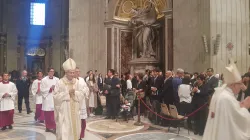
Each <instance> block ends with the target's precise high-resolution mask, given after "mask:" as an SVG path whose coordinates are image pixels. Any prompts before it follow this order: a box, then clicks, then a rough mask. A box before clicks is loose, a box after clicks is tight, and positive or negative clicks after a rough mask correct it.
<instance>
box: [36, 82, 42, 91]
mask: <svg viewBox="0 0 250 140" xmlns="http://www.w3.org/2000/svg"><path fill="white" fill-rule="evenodd" d="M40 85H41V83H40V82H38V88H37V93H39V92H40Z"/></svg>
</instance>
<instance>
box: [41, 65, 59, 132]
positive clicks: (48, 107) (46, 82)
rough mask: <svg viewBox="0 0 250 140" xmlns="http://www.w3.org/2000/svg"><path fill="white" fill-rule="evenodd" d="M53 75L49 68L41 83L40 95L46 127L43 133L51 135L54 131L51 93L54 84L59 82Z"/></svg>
mask: <svg viewBox="0 0 250 140" xmlns="http://www.w3.org/2000/svg"><path fill="white" fill-rule="evenodd" d="M54 73H55V70H54V69H53V68H49V71H48V76H46V77H44V78H43V79H42V82H41V93H42V96H43V102H42V110H43V112H44V119H45V127H46V130H45V131H46V132H52V133H55V130H56V123H55V117H54V100H53V92H54V88H55V85H56V83H57V82H58V81H59V79H58V78H57V77H55V76H54Z"/></svg>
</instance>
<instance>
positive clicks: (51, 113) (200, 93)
mask: <svg viewBox="0 0 250 140" xmlns="http://www.w3.org/2000/svg"><path fill="white" fill-rule="evenodd" d="M63 68H64V70H65V76H64V77H63V78H61V79H59V78H58V77H55V76H54V74H55V70H54V69H53V68H50V69H49V70H48V74H47V76H44V74H43V72H42V71H38V72H37V77H36V79H30V78H28V77H27V71H26V70H24V71H22V73H21V76H20V78H17V79H16V80H15V81H13V82H11V79H10V77H9V73H3V74H2V76H0V96H1V99H0V128H1V130H2V131H4V130H6V129H7V128H9V129H12V128H13V126H12V124H13V116H14V109H15V107H14V102H15V97H16V96H17V97H18V111H19V113H21V112H22V102H23V99H24V101H25V105H26V111H27V114H30V113H31V112H32V110H31V109H30V103H29V100H30V99H29V97H30V96H29V95H30V93H31V94H32V95H33V96H34V97H35V103H36V110H35V117H34V119H35V121H37V122H39V123H45V131H46V132H52V133H56V134H57V139H58V140H63V139H65V140H66V139H67V140H68V139H74V140H76V139H79V138H80V139H81V138H83V137H84V131H85V127H86V119H87V118H88V117H94V116H95V115H98V114H102V113H100V112H99V111H100V109H98V108H101V110H102V108H104V107H106V117H105V119H117V118H118V117H119V114H121V115H122V117H124V119H125V120H127V119H129V118H128V116H129V114H131V116H134V115H136V114H137V113H138V100H139V99H138V98H137V97H140V99H141V100H143V101H144V102H145V103H146V104H147V106H149V107H151V108H152V109H153V110H160V109H159V107H156V106H154V105H155V104H156V103H157V104H166V105H167V106H169V105H175V106H176V108H177V110H178V113H179V114H180V115H183V116H185V115H188V114H190V113H191V112H193V111H194V110H196V109H198V108H199V107H201V106H202V105H204V104H207V103H208V104H209V103H210V100H211V97H212V95H213V93H214V92H215V88H216V87H220V86H221V85H222V84H223V83H224V78H223V75H222V74H220V75H219V74H214V70H213V68H208V69H207V71H206V72H202V73H198V72H194V73H188V72H185V71H184V70H183V69H180V68H179V69H177V71H176V73H175V72H173V71H166V72H165V75H163V73H162V71H161V70H160V69H158V68H156V69H154V70H146V71H145V73H144V74H142V73H134V75H132V74H130V73H125V74H121V77H119V74H118V73H117V72H116V71H115V70H113V69H109V70H108V73H107V75H105V77H103V76H102V74H97V70H95V72H93V71H92V70H90V71H88V72H87V75H86V76H85V77H81V76H80V75H81V74H80V69H79V68H78V67H76V64H75V62H74V61H73V60H72V59H68V60H67V61H66V62H65V63H64V64H63ZM249 81H250V69H249V72H247V73H246V74H245V75H243V76H242V82H243V83H244V85H245V88H244V90H241V91H240V93H239V94H238V97H237V99H238V101H242V100H244V99H245V98H246V97H247V96H249V95H250V84H249ZM100 96H105V97H106V98H105V99H106V101H105V102H106V104H105V106H102V103H101V102H102V100H100ZM134 109H135V110H136V111H134ZM156 112H157V113H160V112H159V111H156ZM208 112H209V109H208V106H207V107H204V108H202V109H201V110H199V111H198V112H197V113H195V114H194V115H193V116H192V117H189V118H188V121H187V122H188V127H189V129H193V131H194V134H196V135H197V134H199V135H203V133H204V130H205V126H206V121H207V116H208ZM140 114H141V116H144V117H149V118H150V115H149V114H148V112H147V111H146V107H145V106H144V105H141V106H140ZM150 119H152V120H153V117H152V118H150ZM191 122H194V123H193V125H192V123H191ZM64 132H67V133H64Z"/></svg>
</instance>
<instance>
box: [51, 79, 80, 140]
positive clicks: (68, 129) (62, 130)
mask: <svg viewBox="0 0 250 140" xmlns="http://www.w3.org/2000/svg"><path fill="white" fill-rule="evenodd" d="M70 89H75V96H74V97H72V98H71V97H70V95H69V90H70ZM83 98H84V93H83V91H82V89H81V86H80V84H79V81H78V80H77V79H73V80H72V81H69V80H68V79H67V78H66V77H63V78H62V79H60V81H59V82H58V83H57V84H56V87H55V90H54V103H55V120H56V138H57V140H79V138H80V133H81V120H80V102H81V101H82V100H83Z"/></svg>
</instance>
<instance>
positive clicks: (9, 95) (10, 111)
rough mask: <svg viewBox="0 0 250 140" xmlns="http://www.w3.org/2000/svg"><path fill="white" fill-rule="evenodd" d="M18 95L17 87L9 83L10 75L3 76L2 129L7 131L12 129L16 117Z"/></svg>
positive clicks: (0, 98)
mask: <svg viewBox="0 0 250 140" xmlns="http://www.w3.org/2000/svg"><path fill="white" fill-rule="evenodd" d="M16 95H17V89H16V85H15V84H14V83H12V82H10V81H9V74H8V73H4V74H3V81H2V82H0V127H1V130H6V129H7V127H8V128H9V129H12V124H13V123H14V122H13V116H14V108H15V106H14V101H15V97H16Z"/></svg>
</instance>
